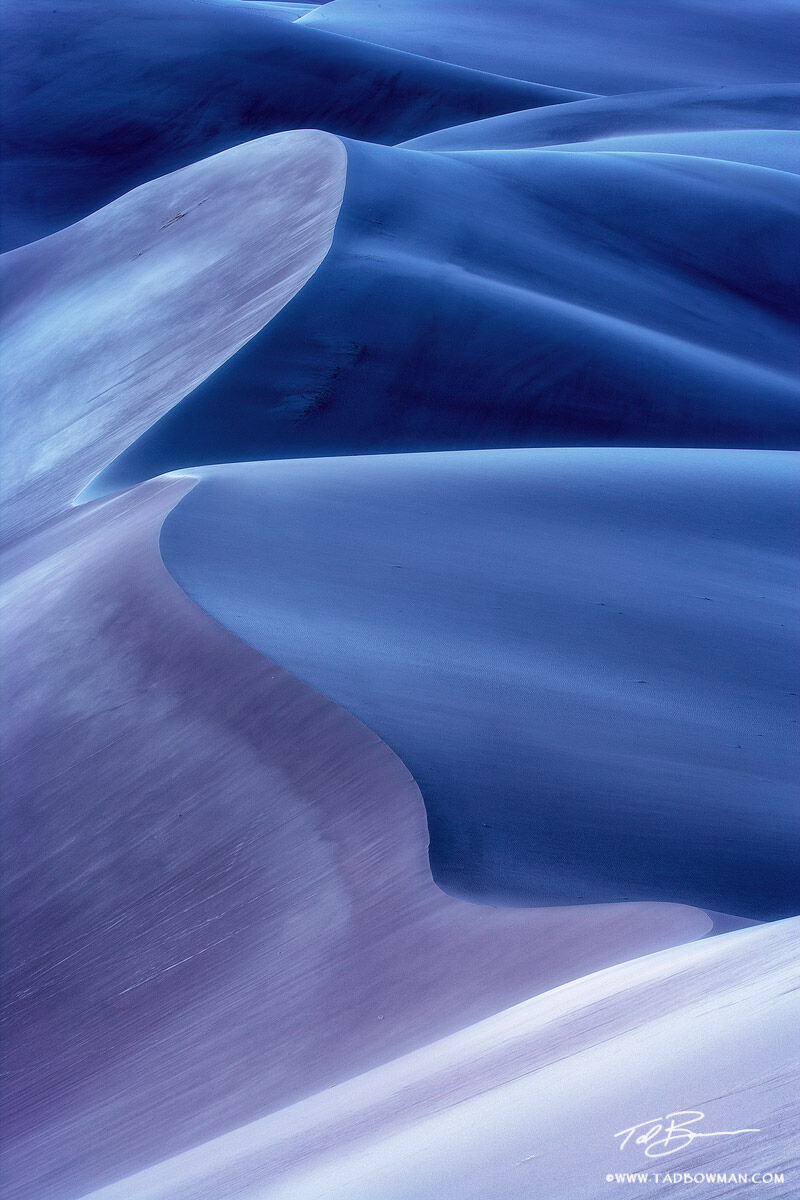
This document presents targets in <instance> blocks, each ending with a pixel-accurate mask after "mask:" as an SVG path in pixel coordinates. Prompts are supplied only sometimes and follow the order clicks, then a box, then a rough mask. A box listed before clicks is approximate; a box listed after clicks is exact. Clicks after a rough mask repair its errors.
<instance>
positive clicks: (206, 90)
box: [0, 0, 577, 249]
mask: <svg viewBox="0 0 800 1200" xmlns="http://www.w3.org/2000/svg"><path fill="white" fill-rule="evenodd" d="M3 37H4V44H5V54H6V57H7V60H8V62H9V64H11V69H10V70H9V71H7V72H5V73H4V97H3V137H4V141H3V144H2V148H3V161H4V175H3V184H4V187H3V207H2V209H1V210H0V214H1V215H2V233H3V243H2V244H3V248H4V249H10V248H12V247H13V246H18V245H20V244H21V243H22V242H25V241H32V240H33V239H34V238H38V237H42V236H43V235H44V234H47V233H52V232H53V231H54V230H56V229H60V228H62V227H63V226H64V225H67V224H69V223H70V222H71V221H75V220H77V219H79V218H80V217H84V216H86V215H87V214H88V213H90V212H92V211H93V210H94V209H96V208H99V207H100V206H101V205H103V204H107V203H108V202H109V201H110V200H113V199H115V198H116V197H117V196H119V195H120V194H121V193H122V192H125V191H127V190H129V189H130V188H132V187H135V186H136V185H138V184H140V183H145V182H146V181H147V180H150V179H152V178H153V177H154V176H156V175H163V174H164V173H165V172H167V171H174V170H176V169H177V168H178V167H184V166H186V165H187V164H189V163H192V162H194V161H195V160H196V159H198V158H200V157H205V156H207V155H210V154H215V153H216V152H218V151H220V150H226V149H228V148H229V147H230V146H235V145H237V144H238V143H239V142H242V141H245V140H247V139H248V138H253V137H258V136H260V135H262V134H267V133H276V132H279V131H281V130H285V129H296V128H303V127H312V128H315V129H324V130H328V131H329V132H331V133H341V134H346V135H348V136H350V137H363V138H366V139H367V140H370V141H378V142H397V141H402V140H403V139H404V138H409V137H413V136H415V135H416V134H421V133H427V132H428V131H429V130H431V129H436V128H439V127H440V126H442V125H452V124H455V123H456V122H458V121H464V120H474V119H475V118H476V117H485V116H492V115H494V114H495V113H500V112H510V111H511V110H513V109H519V108H530V107H533V106H535V105H537V104H555V103H558V102H559V101H561V100H572V99H576V98H577V94H576V93H575V92H573V91H564V92H563V93H562V92H559V91H557V90H556V89H553V88H548V87H538V86H536V85H532V84H528V83H524V82H520V81H518V80H506V79H500V78H498V77H496V76H493V75H486V74H483V73H480V72H475V71H470V70H466V69H464V68H459V67H453V66H446V65H444V64H442V63H434V62H431V61H430V60H428V59H425V58H421V57H418V56H414V55H409V54H406V53H402V52H398V51H393V50H389V49H385V48H381V47H377V46H368V45H366V44H365V43H363V42H361V41H358V40H353V39H350V38H343V37H338V36H333V35H329V34H327V33H325V32H324V31H318V30H315V29H306V28H305V27H304V26H300V25H297V24H293V23H287V22H286V21H283V20H276V19H274V17H273V16H270V8H269V6H268V5H262V4H258V3H256V4H251V3H246V2H244V0H241V2H237V0H59V2H58V4H57V5H56V6H54V5H53V3H52V2H51V0H10V2H9V3H8V4H6V5H5V6H4V10H3Z"/></svg>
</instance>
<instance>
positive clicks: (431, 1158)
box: [87, 920, 800, 1200]
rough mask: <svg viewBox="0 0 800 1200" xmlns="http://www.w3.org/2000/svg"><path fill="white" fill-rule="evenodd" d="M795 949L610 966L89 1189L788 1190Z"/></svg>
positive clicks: (461, 1197) (421, 1192)
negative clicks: (673, 1127)
mask: <svg viewBox="0 0 800 1200" xmlns="http://www.w3.org/2000/svg"><path fill="white" fill-rule="evenodd" d="M797 950H798V922H797V921H796V920H794V921H787V922H781V923H780V924H777V925H775V926H771V927H762V928H759V929H757V930H752V931H741V932H738V933H731V934H728V935H727V936H726V937H724V938H717V939H715V940H714V941H712V942H704V943H702V944H700V945H696V946H685V947H681V948H679V949H675V950H668V951H664V952H663V953H661V954H656V955H652V956H650V957H648V958H645V959H639V960H637V961H636V962H634V963H629V964H626V965H624V966H620V967H617V968H614V969H612V970H608V971H603V972H601V973H599V974H597V975H592V976H590V977H588V978H586V979H582V980H578V981H576V982H574V983H571V984H568V985H567V986H565V987H562V988H559V989H557V990H556V991H553V992H550V993H548V994H547V995H545V996H541V997H539V998H537V999H536V1000H532V1001H530V1002H529V1003H526V1004H522V1005H519V1006H517V1007H515V1008H513V1009H509V1010H508V1011H507V1012H504V1013H498V1014H497V1015H496V1016H495V1017H493V1018H491V1019H490V1020H488V1021H485V1022H482V1023H481V1024H479V1025H475V1026H473V1027H472V1028H469V1029H465V1030H463V1031H461V1032H460V1033H458V1034H457V1035H455V1036H453V1037H450V1038H448V1039H446V1040H444V1041H441V1042H438V1043H437V1044H436V1045H433V1046H430V1047H429V1048H428V1049H427V1050H426V1051H425V1052H424V1053H420V1054H415V1055H408V1056H407V1057H405V1058H401V1059H398V1060H396V1061H395V1062H392V1063H390V1064H388V1065H387V1066H386V1067H384V1068H382V1069H380V1070H378V1071H373V1072H371V1073H369V1074H367V1075H364V1076H361V1077H360V1078H358V1079H354V1080H352V1081H351V1082H350V1083H348V1084H345V1085H344V1086H342V1087H340V1088H336V1089H334V1090H333V1091H331V1092H327V1093H322V1094H320V1095H317V1096H314V1097H312V1098H310V1099H309V1100H308V1101H306V1102H305V1103H302V1104H298V1105H295V1106H294V1107H293V1108H289V1109H286V1110H284V1111H283V1112H281V1113H278V1114H276V1115H275V1116H274V1117H270V1118H268V1119H267V1120H265V1121H261V1122H258V1123H256V1124H253V1125H251V1126H249V1127H246V1128H243V1129H239V1130H237V1131H236V1132H235V1133H232V1134H231V1135H230V1136H228V1137H226V1138H221V1139H219V1140H218V1141H217V1142H214V1143H211V1144H208V1145H205V1146H202V1147H198V1148H197V1149H196V1150H194V1151H192V1152H191V1153H189V1154H186V1155H184V1156H182V1157H181V1158H178V1159H174V1160H172V1161H170V1162H166V1163H162V1164H160V1165H159V1166H156V1167H154V1168H153V1169H152V1170H151V1171H148V1172H145V1173H143V1174H141V1175H138V1176H136V1177H134V1178H130V1179H126V1180H124V1181H123V1182H122V1183H120V1184H118V1185H117V1186H115V1187H110V1188H108V1189H105V1190H103V1191H102V1192H99V1193H95V1194H93V1196H92V1198H91V1200H128V1198H129V1197H131V1196H136V1197H137V1200H205V1198H206V1197H207V1196H211V1195H214V1196H220V1195H224V1196H226V1197H227V1198H228V1200H307V1198H308V1197H310V1196H326V1197H328V1196H330V1197H335V1198H336V1200H340V1198H341V1200H345V1198H346V1197H358V1198H359V1200H374V1198H375V1197H376V1196H381V1197H383V1196H386V1197H389V1198H391V1200H419V1197H421V1196H441V1197H447V1198H448V1200H472V1197H475V1196H492V1197H495V1196H497V1197H500V1196H502V1197H504V1198H505V1197H509V1200H517V1198H518V1200H528V1198H529V1197H535V1198H536V1200H551V1198H552V1197H553V1196H565V1197H566V1196H569V1197H574V1196H580V1197H582V1198H583V1197H585V1198H586V1200H594V1198H595V1197H603V1196H607V1195H608V1193H609V1190H611V1188H612V1187H613V1186H615V1185H617V1186H620V1187H621V1188H622V1189H624V1192H625V1194H626V1195H632V1196H636V1197H647V1196H652V1195H653V1192H654V1189H656V1188H661V1189H662V1190H666V1189H668V1190H669V1191H670V1192H671V1191H673V1190H674V1191H677V1190H682V1189H683V1188H685V1187H691V1192H692V1195H694V1196H699V1197H702V1200H718V1198H719V1197H720V1196H723V1195H724V1196H728V1195H737V1194H739V1193H738V1190H737V1189H740V1188H741V1187H742V1176H743V1175H745V1176H747V1179H748V1183H747V1184H745V1185H744V1190H743V1191H742V1193H741V1194H743V1195H746V1194H748V1191H750V1192H752V1191H753V1190H754V1188H755V1187H758V1188H759V1190H761V1188H763V1190H764V1191H767V1190H768V1191H769V1194H770V1195H773V1196H778V1197H781V1200H791V1197H792V1196H794V1194H795V1188H794V1182H793V1174H794V1170H795V1169H796V1162H795V1158H794V1155H793V1152H792V1148H791V1140H792V1135H793V1132H794V1128H793V1109H794V1096H793V1091H794V1072H795V1070H796V1066H797V1064H798V1058H799V1056H800V1043H798V1038H797V1032H796V1031H797V1029H798V1027H800V1011H798V999H797V995H798V993H797V988H796V987H795V986H794V982H795V970H794V966H793V960H794V959H795V958H796V955H797ZM720 1012H723V1013H724V1018H723V1019H720V1016H719V1014H720ZM665 1104H666V1109H665ZM681 1109H683V1110H684V1111H683V1112H678V1111H677V1110H681ZM686 1110H689V1111H686ZM668 1111H669V1112H671V1113H673V1114H675V1115H674V1121H675V1124H680V1123H681V1122H682V1121H686V1122H689V1131H690V1132H689V1133H688V1134H686V1133H685V1132H684V1133H682V1134H678V1133H677V1132H673V1133H672V1134H669V1133H668V1132H667V1131H668V1129H669V1121H668V1120H666V1117H667V1112H668ZM659 1114H660V1115H659ZM640 1121H641V1122H643V1123H644V1125H643V1128H641V1129H637V1130H634V1131H633V1132H632V1134H631V1137H630V1138H629V1139H628V1140H627V1141H625V1144H624V1145H623V1141H624V1139H625V1133H626V1132H627V1131H628V1130H629V1129H630V1127H631V1126H634V1125H636V1124H638V1123H639V1122H640ZM648 1130H650V1131H652V1132H650V1136H649V1141H647V1142H646V1143H645V1144H644V1145H643V1144H641V1143H639V1142H637V1141H636V1140H635V1139H636V1138H638V1137H642V1136H646V1135H647V1132H648ZM740 1130H741V1131H742V1132H737V1131H740ZM719 1131H726V1132H725V1133H722V1134H721V1133H720V1132H719ZM693 1133H694V1134H696V1135H698V1136H695V1137H694V1138H693V1140H690V1139H691V1138H692V1134H693ZM715 1134H717V1136H714V1135H715ZM648 1155H650V1156H649V1157H648ZM656 1155H659V1156H660V1157H657V1156H656ZM617 1172H619V1173H620V1177H619V1178H618V1179H617V1178H616V1173H617ZM656 1172H658V1178H656V1177H655V1175H656ZM756 1172H758V1174H759V1179H758V1180H757V1181H756V1182H755V1183H752V1182H751V1177H752V1175H753V1173H756ZM762 1176H766V1178H764V1179H763V1182H762ZM676 1185H677V1186H676ZM87 1200H89V1198H87Z"/></svg>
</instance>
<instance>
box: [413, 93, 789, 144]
mask: <svg viewBox="0 0 800 1200" xmlns="http://www.w3.org/2000/svg"><path fill="white" fill-rule="evenodd" d="M798 128H800V85H798V84H796V83H793V84H783V85H779V84H775V83H769V84H763V83H762V84H751V85H750V86H748V87H716V88H709V87H705V88H675V89H671V90H669V91H655V92H642V93H641V94H639V95H630V94H628V93H626V94H624V95H622V96H598V97H597V98H596V99H593V100H581V101H579V102H577V103H575V104H563V105H558V106H556V105H548V106H547V107H546V108H542V109H526V110H524V111H523V112H518V113H507V114H505V115H503V116H500V117H488V118H486V119H485V120H483V121H472V122H469V123H467V124H465V125H456V126H454V127H453V128H452V129H441V130H437V131H435V132H434V133H427V134H423V135H422V136H421V137H418V138H412V139H411V140H410V141H408V142H406V143H405V145H407V146H413V147H414V148H415V149H418V150H524V149H530V148H531V147H533V146H548V145H557V144H559V143H564V142H572V143H574V142H587V141H590V140H591V139H593V138H596V137H604V136H606V135H618V134H626V133H673V132H678V131H680V130H715V129H798Z"/></svg>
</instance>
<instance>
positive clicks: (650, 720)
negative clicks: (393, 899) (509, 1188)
mask: <svg viewBox="0 0 800 1200" xmlns="http://www.w3.org/2000/svg"><path fill="white" fill-rule="evenodd" d="M797 470H798V461H797V456H796V455H791V454H785V453H761V452H748V451H744V452H741V451H733V452H705V451H668V450H663V451H659V450H580V449H576V450H538V451H535V450H533V451H508V452H491V451H489V452H478V453H464V454H444V455H442V454H432V455H409V456H389V457H376V458H353V459H337V460H317V461H307V462H291V463H290V462H284V463H265V464H250V465H247V466H235V467H224V468H213V469H210V470H208V471H206V472H203V474H202V479H201V482H200V484H199V485H198V486H197V487H196V489H195V490H194V491H193V492H192V493H191V494H190V495H189V496H188V497H187V498H186V499H185V500H184V501H182V503H181V504H180V505H179V506H178V508H177V509H176V510H175V511H174V512H173V514H172V515H171V516H170V517H169V518H168V519H167V521H166V524H165V526H164V529H163V533H162V539H161V545H162V553H163V556H164V558H165V562H166V564H167V566H168V567H169V569H170V571H171V572H172V573H173V574H174V575H175V577H176V579H177V580H178V582H179V583H180V584H181V585H182V586H183V587H184V588H185V590H186V591H187V592H188V594H189V595H190V596H191V597H192V598H193V599H194V600H195V601H196V602H197V603H199V604H200V605H201V606H202V607H203V608H205V609H206V610H207V611H208V612H209V613H211V614H212V615H213V616H214V617H215V618H216V619H217V620H219V621H220V622H221V623H222V624H223V625H225V626H226V627H227V628H229V629H231V630H232V631H233V632H234V633H236V634H238V635H239V636H240V637H242V638H243V639H244V640H245V641H247V642H249V643H250V644H251V645H253V646H255V647H256V648H257V649H259V650H261V651H262V652H263V653H265V654H266V655H268V656H269V657H271V658H274V659H275V660H276V661H278V662H279V663H280V664H281V665H283V666H285V667H287V668H288V669H289V670H291V671H292V672H294V673H295V674H297V675H298V676H299V677H300V678H302V679H304V680H305V681H307V682H309V683H310V684H312V685H313V686H314V687H315V688H317V689H319V690H320V691H322V692H324V693H325V694H326V695H328V696H330V697H332V698H333V699H334V700H335V701H337V702H338V703H340V704H342V705H344V706H345V707H346V708H348V709H349V710H350V711H352V712H353V713H355V714H356V715H357V716H358V717H359V718H360V719H361V720H363V721H364V722H365V723H366V724H367V725H369V726H370V727H371V728H372V729H374V730H375V731H376V732H377V733H378V734H379V735H380V736H381V737H382V738H383V739H384V740H385V741H386V742H387V743H388V744H389V745H390V746H391V747H392V748H393V749H394V750H395V751H396V752H397V753H398V754H399V755H400V756H401V758H402V759H403V761H404V762H405V763H406V765H407V766H408V767H409V769H410V770H411V771H412V773H413V774H414V776H415V778H416V779H417V781H418V783H419V785H420V788H421V790H422V793H423V796H424V798H425V802H426V807H427V811H428V820H429V828H430V834H431V851H430V857H431V865H432V868H433V871H434V875H435V877H436V879H437V881H438V882H439V883H440V884H441V885H442V886H443V887H444V888H445V889H446V890H449V891H453V892H455V893H458V894H462V895H467V896H470V897H472V898H478V899H482V900H485V901H489V902H494V903H508V902H511V903H523V904H525V903H529V904H575V903H588V902H597V901H599V902H602V901H612V900H627V899H630V900H634V899H658V900H677V901H683V902H686V903H690V904H695V905H699V906H704V907H708V908H711V909H716V910H721V911H726V912H733V913H738V914H739V915H742V916H748V917H753V918H775V917H780V916H784V915H787V914H789V913H792V912H796V911H797V908H798V903H799V902H800V878H798V873H797V852H798V841H799V840H800V819H799V818H798V799H799V798H800V797H798V789H797V779H798V778H800V771H798V766H799V765H800V764H798V761H797V737H796V733H797V724H796V721H797V716H798V705H797V699H796V693H797V691H798V688H797V662H798V661H800V654H798V645H797V641H798V630H799V629H800V624H799V623H798V621H797V590H796V581H797V552H798V547H797V518H798V512H797V488H796V484H797Z"/></svg>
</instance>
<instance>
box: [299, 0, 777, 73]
mask: <svg viewBox="0 0 800 1200" xmlns="http://www.w3.org/2000/svg"><path fill="white" fill-rule="evenodd" d="M301 23H302V24H304V25H308V26H311V27H315V28H318V29H328V30H331V31H332V32H334V33H343V34H347V35H349V36H350V37H358V38H364V39H366V40H367V41H370V42H378V43H380V44H382V45H386V46H395V47H398V48H400V49H403V50H409V51H413V52H414V53H416V54H425V55H429V56H430V57H431V58H440V59H446V60H447V61H449V62H456V63H461V64H462V65H465V66H470V67H476V68H479V69H480V70H483V71H493V72H496V73H498V74H501V75H512V76H514V77H515V78H517V79H535V80H536V81H537V82H538V83H549V84H556V85H557V86H558V87H567V88H569V87H575V88H580V89H581V90H584V91H590V92H602V93H604V94H605V93H609V92H634V91H639V90H644V89H652V88H658V87H680V86H692V85H710V84H717V85H722V84H743V83H764V82H768V81H772V82H773V83H788V82H791V83H796V82H797V77H798V73H797V63H798V61H800V6H798V4H797V2H796V0H493V2H492V3H488V2H487V0H433V2H432V0H383V2H380V3H375V0H334V3H332V4H327V5H325V6H324V7H321V8H319V9H317V10H316V11H315V12H313V13H309V15H308V16H307V17H303V18H302V19H301Z"/></svg>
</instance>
